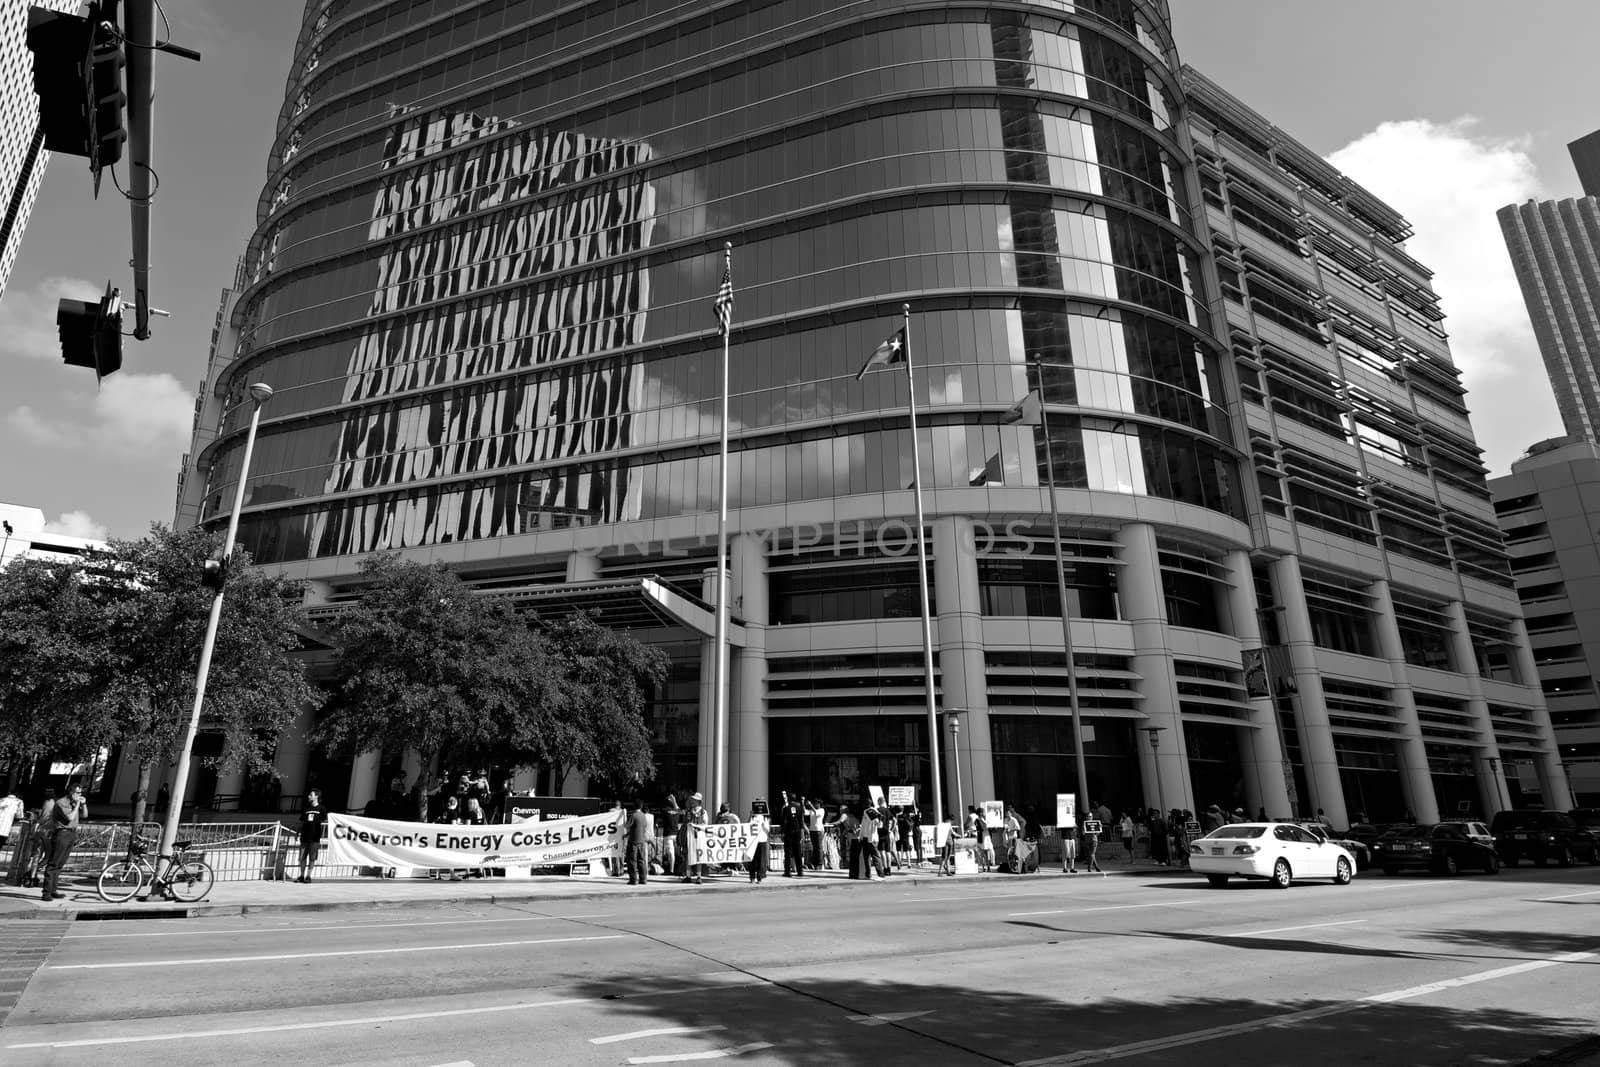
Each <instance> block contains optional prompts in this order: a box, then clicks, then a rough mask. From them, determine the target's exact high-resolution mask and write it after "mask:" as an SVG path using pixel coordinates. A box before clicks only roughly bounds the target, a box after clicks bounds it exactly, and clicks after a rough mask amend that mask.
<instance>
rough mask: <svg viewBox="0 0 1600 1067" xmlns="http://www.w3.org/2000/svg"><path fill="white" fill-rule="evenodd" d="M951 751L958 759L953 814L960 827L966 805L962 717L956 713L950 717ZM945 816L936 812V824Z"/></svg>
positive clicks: (953, 831)
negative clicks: (962, 793)
mask: <svg viewBox="0 0 1600 1067" xmlns="http://www.w3.org/2000/svg"><path fill="white" fill-rule="evenodd" d="M950 751H951V752H953V753H954V754H955V757H956V760H955V762H956V810H955V812H954V813H953V814H954V815H955V817H956V819H957V820H958V821H957V823H956V825H957V826H959V825H960V822H959V820H960V819H961V818H962V815H961V813H962V812H963V811H965V810H966V805H965V804H963V803H962V797H961V716H960V715H957V714H955V713H954V712H952V713H951V715H950ZM943 814H944V813H943V812H937V811H936V812H934V813H933V821H934V822H935V823H937V822H939V821H940V816H941V815H943ZM950 832H951V833H955V829H954V827H952V828H951V831H950Z"/></svg>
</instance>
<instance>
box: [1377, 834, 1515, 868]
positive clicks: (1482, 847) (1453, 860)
mask: <svg viewBox="0 0 1600 1067" xmlns="http://www.w3.org/2000/svg"><path fill="white" fill-rule="evenodd" d="M1377 856H1378V858H1377V862H1378V864H1379V865H1380V866H1382V867H1383V873H1384V874H1398V873H1399V872H1401V871H1415V870H1423V871H1430V872H1432V873H1434V874H1459V873H1461V872H1462V871H1483V872H1484V873H1485V874H1499V873H1500V856H1499V855H1498V854H1497V853H1496V852H1495V850H1494V846H1492V845H1490V844H1488V843H1487V842H1484V841H1479V840H1475V839H1473V838H1472V837H1471V836H1469V835H1468V834H1467V831H1466V829H1465V827H1463V826H1462V825H1461V824H1460V823H1438V824H1434V825H1429V824H1426V823H1424V824H1422V825H1420V826H1403V827H1399V828H1397V829H1393V830H1390V831H1389V832H1388V833H1386V834H1384V835H1383V837H1381V838H1379V839H1378V853H1377Z"/></svg>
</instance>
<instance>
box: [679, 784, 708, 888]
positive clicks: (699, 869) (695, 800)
mask: <svg viewBox="0 0 1600 1067" xmlns="http://www.w3.org/2000/svg"><path fill="white" fill-rule="evenodd" d="M705 801H706V798H705V797H703V796H701V795H700V794H699V793H694V794H692V795H691V796H690V797H689V810H688V811H686V812H684V815H683V834H684V837H683V855H684V868H683V880H684V881H685V882H693V883H694V884H695V885H701V884H702V883H703V882H704V880H705V877H704V876H705V873H706V866H707V865H706V864H704V863H690V862H689V859H688V857H689V847H690V846H689V835H690V834H691V833H692V832H693V831H691V830H690V829H689V827H691V826H705V825H707V824H709V823H710V822H711V813H710V812H708V811H706V803H705Z"/></svg>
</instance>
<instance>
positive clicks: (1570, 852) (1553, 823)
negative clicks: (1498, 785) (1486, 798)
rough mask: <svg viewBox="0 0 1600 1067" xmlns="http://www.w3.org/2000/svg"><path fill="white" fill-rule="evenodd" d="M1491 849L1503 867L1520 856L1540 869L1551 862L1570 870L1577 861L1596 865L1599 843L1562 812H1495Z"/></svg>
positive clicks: (1599, 859)
mask: <svg viewBox="0 0 1600 1067" xmlns="http://www.w3.org/2000/svg"><path fill="white" fill-rule="evenodd" d="M1489 829H1490V830H1492V831H1494V843H1495V848H1496V849H1497V850H1498V851H1499V853H1500V858H1501V859H1502V860H1504V861H1505V863H1506V864H1507V866H1511V867H1515V866H1516V865H1517V863H1518V862H1519V861H1521V860H1522V858H1523V857H1524V856H1526V857H1527V858H1528V859H1530V860H1532V861H1533V862H1534V863H1537V864H1539V865H1540V866H1543V865H1544V864H1545V863H1548V862H1549V861H1550V860H1555V861H1556V862H1557V863H1559V864H1561V866H1563V867H1571V866H1572V865H1573V864H1574V863H1576V862H1577V861H1578V860H1579V859H1584V860H1587V861H1589V862H1590V863H1600V841H1597V840H1596V839H1595V836H1594V835H1593V834H1591V833H1590V832H1589V831H1587V830H1585V829H1584V828H1583V827H1581V826H1579V825H1578V821H1577V820H1576V819H1574V818H1573V817H1572V816H1571V815H1568V814H1567V813H1566V812H1564V811H1545V810H1543V809H1539V808H1531V809H1523V810H1519V811H1501V812H1496V813H1495V817H1494V821H1493V822H1491V823H1490V824H1489Z"/></svg>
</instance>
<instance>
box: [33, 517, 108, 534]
mask: <svg viewBox="0 0 1600 1067" xmlns="http://www.w3.org/2000/svg"><path fill="white" fill-rule="evenodd" d="M44 529H45V532H46V533H53V534H64V535H65V536H67V537H85V538H88V539H89V540H91V541H104V540H105V539H106V535H107V533H108V532H109V531H108V530H107V529H106V527H105V526H104V525H103V524H101V523H98V522H95V521H94V520H93V519H92V518H90V517H89V513H88V512H87V511H64V512H62V513H61V514H60V515H59V516H58V517H57V518H56V520H55V521H54V522H47V523H45V524H44Z"/></svg>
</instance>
